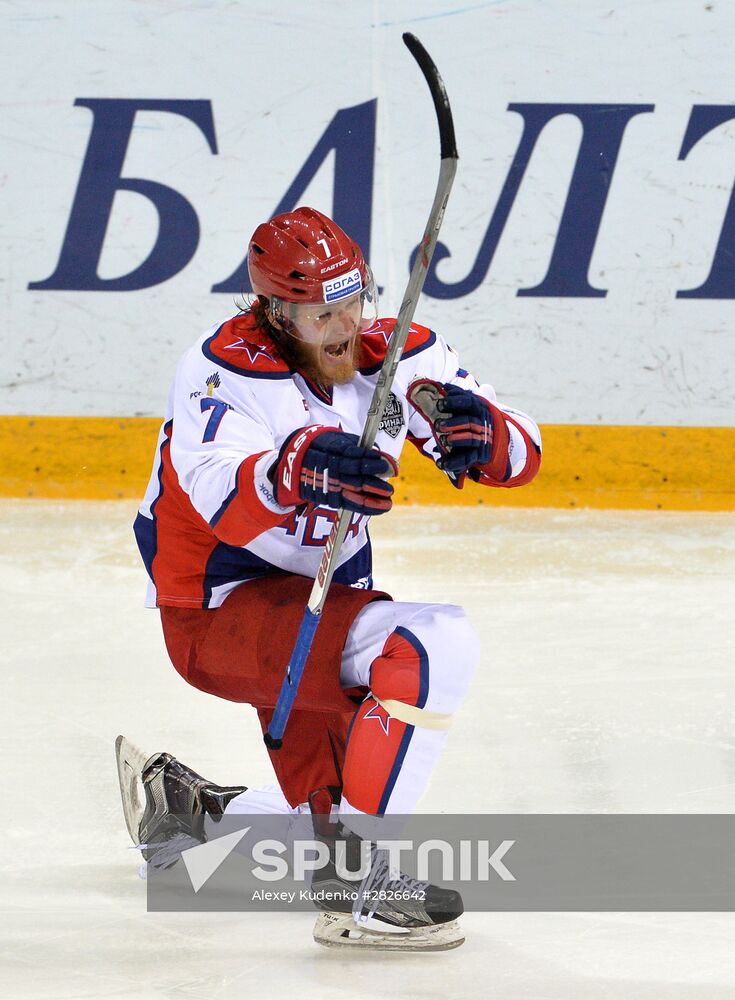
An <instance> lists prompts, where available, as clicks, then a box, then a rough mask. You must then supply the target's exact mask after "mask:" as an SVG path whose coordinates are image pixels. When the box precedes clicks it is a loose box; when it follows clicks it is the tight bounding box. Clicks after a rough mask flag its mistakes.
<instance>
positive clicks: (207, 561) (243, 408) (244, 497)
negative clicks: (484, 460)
mask: <svg viewBox="0 0 735 1000" xmlns="http://www.w3.org/2000/svg"><path fill="white" fill-rule="evenodd" d="M394 325H395V320H393V319H383V320H379V321H378V322H377V323H376V324H375V325H374V326H373V327H371V328H370V330H368V331H367V332H366V333H364V334H363V335H362V351H361V360H360V368H359V371H358V373H357V374H356V376H355V378H354V379H353V380H352V381H351V382H349V383H348V384H346V385H336V386H333V387H332V388H331V389H330V390H328V391H325V390H324V389H323V388H322V387H320V386H318V385H315V384H313V383H312V382H311V381H309V380H308V379H307V378H305V377H304V376H303V375H301V374H300V373H299V372H296V371H293V370H291V369H290V368H289V366H288V365H287V364H286V362H285V361H284V360H283V359H282V357H281V356H280V355H279V353H278V350H277V348H276V346H275V344H274V343H273V342H272V341H271V339H270V338H269V336H268V334H267V333H266V332H265V331H264V330H263V329H262V328H261V327H259V326H258V325H257V323H256V321H255V319H254V317H253V316H252V314H251V313H244V314H238V315H236V316H233V317H231V318H230V319H228V320H226V321H225V322H224V323H221V324H219V325H217V326H215V327H212V328H211V329H210V330H208V331H207V333H205V334H204V335H203V336H202V337H201V338H200V340H199V341H198V342H197V343H196V344H195V345H194V346H193V347H192V348H191V349H190V350H189V351H187V352H186V354H185V355H184V356H183V358H182V359H181V361H180V363H179V366H178V369H177V372H176V376H175V379H174V382H173V385H172V387H171V391H170V395H169V401H168V406H167V412H166V417H165V420H164V423H163V426H162V428H161V432H160V435H159V439H158V446H157V450H156V457H155V461H154V465H153V472H152V475H151V478H150V482H149V484H148V489H147V492H146V495H145V499H144V501H143V504H142V506H141V508H140V511H139V514H138V517H137V518H136V521H135V534H136V539H137V542H138V547H139V549H140V552H141V555H142V557H143V560H144V562H145V565H146V568H147V570H148V575H149V577H150V584H149V589H148V597H147V601H146V604H147V605H148V606H149V607H156V606H161V605H169V606H174V607H183V608H214V607H218V606H219V605H220V604H221V603H222V602H223V601H224V600H225V598H226V597H227V595H228V594H229V593H230V592H231V591H232V590H233V589H234V588H235V587H237V586H238V585H239V584H241V583H243V582H244V581H246V580H252V579H255V578H257V577H260V576H263V575H265V574H268V573H276V572H279V571H280V572H287V573H297V574H300V575H302V576H307V577H312V578H313V577H314V575H315V574H316V571H317V569H318V567H319V563H320V561H321V557H322V551H323V547H324V545H325V543H326V540H327V538H328V537H329V534H330V531H331V529H332V525H333V523H334V521H335V518H336V512H335V511H334V510H331V509H330V508H327V507H307V508H306V509H305V510H301V509H300V510H299V511H298V512H297V510H296V509H294V508H284V507H280V506H279V505H278V504H277V503H276V502H275V499H274V496H273V488H272V485H271V483H270V481H269V480H268V478H267V476H266V472H267V470H268V468H269V467H270V465H271V464H272V463H273V461H274V459H275V458H276V456H277V454H278V450H279V448H280V446H281V444H282V443H283V441H284V440H285V438H286V437H287V436H288V435H289V434H291V432H292V431H294V430H296V429H297V428H299V427H304V426H307V425H311V424H322V425H329V426H333V427H339V428H341V429H342V430H344V431H348V432H352V433H353V434H357V435H359V434H360V433H361V432H362V428H363V425H364V423H365V418H366V415H367V411H368V407H369V405H370V400H371V398H372V395H373V391H374V389H375V384H376V382H377V379H378V373H379V371H380V366H381V364H382V361H383V358H384V357H385V352H386V348H387V344H388V341H389V338H390V334H391V332H392V330H393V327H394ZM415 378H430V379H434V380H436V381H438V382H442V383H445V382H452V383H454V384H456V385H460V386H462V387H464V388H466V389H470V390H471V391H473V392H476V393H478V394H479V395H481V396H482V397H484V398H485V399H486V400H487V401H488V402H489V403H490V404H491V410H492V413H493V427H494V430H493V437H494V442H495V443H494V446H493V458H492V460H491V462H490V463H489V465H488V467H486V468H485V469H483V470H481V476H480V481H481V482H482V483H485V484H486V485H489V486H506V487H507V486H516V485H522V484H524V483H526V482H528V481H529V480H530V479H532V478H533V476H534V475H535V474H536V471H537V470H538V466H539V462H540V454H541V439H540V435H539V431H538V427H537V426H536V424H535V423H534V422H533V421H532V420H531V419H530V417H528V416H526V415H525V414H523V413H520V412H519V411H518V410H515V409H512V408H510V407H507V406H501V405H500V404H498V403H497V400H496V396H495V392H494V390H493V388H492V387H491V386H489V385H479V384H478V383H477V381H476V380H475V379H474V378H473V377H472V375H470V374H469V373H468V372H467V371H465V370H464V369H463V368H461V367H460V366H459V362H458V358H457V355H456V354H455V353H454V351H453V350H452V349H451V348H449V347H448V346H447V344H446V343H445V341H444V340H443V339H442V338H441V337H440V336H438V335H437V334H435V333H433V332H432V331H431V330H429V329H427V328H426V327H422V326H418V325H413V326H412V327H411V330H410V332H409V336H408V340H407V343H406V347H405V349H404V351H403V355H402V357H401V361H400V363H399V365H398V370H397V373H396V378H395V381H394V383H393V387H392V392H391V395H390V398H389V401H388V405H387V407H386V410H385V414H384V416H383V420H382V422H381V425H380V430H379V432H378V436H377V440H376V445H377V446H378V447H379V448H380V449H381V450H382V451H385V452H388V453H389V454H391V455H392V456H393V457H394V458H395V459H396V461H398V460H399V458H400V454H401V450H402V448H403V445H404V442H405V440H406V438H407V437H408V438H409V440H410V441H411V442H412V443H413V444H415V445H416V446H417V447H418V448H420V449H421V451H422V452H423V453H424V454H425V455H426V456H427V458H429V459H433V460H436V459H437V458H438V457H439V455H440V452H439V450H438V447H437V445H436V442H435V441H434V438H433V436H432V434H431V429H430V427H429V424H428V423H427V422H426V420H425V419H424V418H423V417H422V416H421V415H420V414H419V413H417V412H416V411H414V410H413V408H412V407H411V406H410V404H409V403H408V402H407V400H406V391H407V388H408V386H409V384H410V383H411V382H412V381H413V380H414V379H415ZM447 486H448V488H450V489H451V487H450V486H449V483H448V484H447ZM369 520H370V519H369V517H366V516H365V515H360V514H353V515H352V518H351V522H350V528H349V531H348V534H347V538H346V540H345V542H344V545H343V547H342V550H341V552H340V557H339V562H338V566H337V570H336V573H335V576H334V580H335V581H336V582H337V583H344V584H348V585H350V586H354V587H365V588H371V587H372V574H371V562H372V560H371V549H370V537H369V534H368V521H369Z"/></svg>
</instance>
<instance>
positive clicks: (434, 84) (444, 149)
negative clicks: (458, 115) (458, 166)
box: [403, 31, 459, 160]
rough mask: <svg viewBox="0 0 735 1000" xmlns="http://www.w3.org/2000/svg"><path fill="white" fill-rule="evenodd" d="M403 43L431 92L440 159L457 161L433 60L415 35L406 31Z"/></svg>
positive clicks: (449, 117) (443, 93)
mask: <svg viewBox="0 0 735 1000" xmlns="http://www.w3.org/2000/svg"><path fill="white" fill-rule="evenodd" d="M403 41H404V42H405V43H406V47H407V48H408V51H409V52H410V53H411V55H412V56H413V57H414V59H415V60H416V62H417V63H418V64H419V66H420V68H421V72H422V73H423V74H424V77H425V79H426V82H427V84H428V85H429V90H430V91H431V97H432V100H433V101H434V108H435V110H436V117H437V120H438V122H439V141H440V144H441V158H442V160H447V159H451V160H458V159H459V153H458V152H457V140H456V139H455V137H454V120H453V119H452V109H451V107H450V106H449V98H448V97H447V90H446V87H445V86H444V81H443V80H442V78H441V76H440V75H439V70H438V69H437V68H436V65H435V63H434V60H433V59H432V58H431V56H430V55H429V53H428V52H427V51H426V49H425V48H424V47H423V45H422V44H421V42H420V41H419V40H418V38H417V37H416V36H415V35H412V34H411V33H410V32H408V31H406V32H404V34H403Z"/></svg>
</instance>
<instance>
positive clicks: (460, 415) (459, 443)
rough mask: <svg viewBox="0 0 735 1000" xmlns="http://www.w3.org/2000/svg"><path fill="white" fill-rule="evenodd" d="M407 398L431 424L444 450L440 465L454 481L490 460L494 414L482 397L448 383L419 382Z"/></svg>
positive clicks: (421, 380)
mask: <svg viewBox="0 0 735 1000" xmlns="http://www.w3.org/2000/svg"><path fill="white" fill-rule="evenodd" d="M408 399H409V402H410V403H411V404H412V405H413V406H414V408H415V409H417V410H418V411H419V413H420V414H421V415H422V416H423V417H424V418H425V419H426V420H427V421H428V422H429V423H430V424H431V428H432V431H433V433H434V437H435V438H436V442H437V444H438V445H439V448H440V449H441V451H442V456H441V458H439V459H438V460H437V463H436V464H437V465H438V466H439V468H440V469H443V470H444V471H445V472H446V473H447V474H448V475H449V476H450V478H452V479H453V480H454V479H455V478H458V477H459V476H460V475H461V474H462V473H466V472H468V471H469V470H470V469H473V468H478V467H481V466H484V465H487V463H488V462H489V461H490V456H491V454H492V448H493V415H492V411H491V409H490V406H489V404H488V403H487V402H486V401H485V400H484V399H483V398H482V397H481V396H477V395H475V393H474V392H470V391H469V390H468V389H462V388H461V387H460V386H458V385H452V384H451V383H449V382H447V383H445V384H444V385H441V384H440V383H439V382H434V381H432V380H431V379H416V381H414V382H412V383H411V385H410V386H409V387H408Z"/></svg>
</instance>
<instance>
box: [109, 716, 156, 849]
mask: <svg viewBox="0 0 735 1000" xmlns="http://www.w3.org/2000/svg"><path fill="white" fill-rule="evenodd" d="M157 756H159V754H153V756H151V755H150V754H146V753H143V751H142V750H141V749H140V748H139V747H136V746H135V744H134V743H131V742H130V740H129V739H127V738H126V737H125V736H118V738H117V739H116V740H115V758H116V760H117V777H118V779H119V781H120V798H121V799H122V807H123V814H124V816H125V826H126V827H127V828H128V833H129V834H130V839H131V840H132V841H133V843H134V844H137V843H138V839H139V838H138V831H139V830H140V821H141V819H142V818H143V810H144V809H145V793H144V791H143V778H142V774H143V771H144V770H145V767H146V764H148V762H149V761H152V760H154V759H155V757H157Z"/></svg>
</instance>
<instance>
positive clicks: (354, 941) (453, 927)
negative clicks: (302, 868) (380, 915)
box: [314, 913, 465, 952]
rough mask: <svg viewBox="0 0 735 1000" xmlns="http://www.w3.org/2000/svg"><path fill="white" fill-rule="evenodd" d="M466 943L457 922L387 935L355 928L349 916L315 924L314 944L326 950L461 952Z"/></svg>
mask: <svg viewBox="0 0 735 1000" xmlns="http://www.w3.org/2000/svg"><path fill="white" fill-rule="evenodd" d="M464 939H465V938H464V933H463V931H462V930H461V928H460V926H459V924H458V923H457V921H456V920H450V921H448V922H447V923H445V924H432V925H431V926H429V927H411V928H409V929H407V930H405V929H401V930H400V931H396V930H395V929H391V930H390V931H384V930H372V929H369V928H367V927H364V926H360V925H358V924H356V923H355V921H354V919H353V917H352V914H350V913H320V914H319V916H318V917H317V918H316V923H315V924H314V940H315V941H316V943H317V944H321V945H323V946H324V947H325V948H343V949H344V948H353V949H357V948H364V949H370V950H371V951H401V952H406V951H449V950H450V949H451V948H459V946H460V945H461V944H464Z"/></svg>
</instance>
